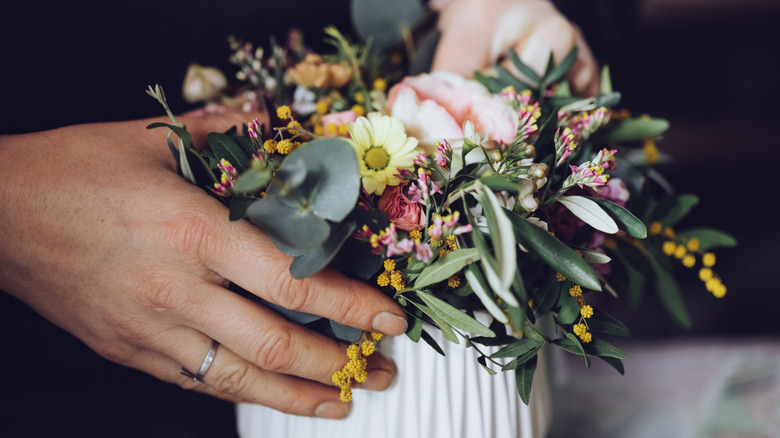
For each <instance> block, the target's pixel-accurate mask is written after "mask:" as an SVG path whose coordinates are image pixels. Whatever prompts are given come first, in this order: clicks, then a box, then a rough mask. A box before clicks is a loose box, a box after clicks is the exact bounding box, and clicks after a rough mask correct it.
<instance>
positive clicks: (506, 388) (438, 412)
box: [237, 330, 551, 438]
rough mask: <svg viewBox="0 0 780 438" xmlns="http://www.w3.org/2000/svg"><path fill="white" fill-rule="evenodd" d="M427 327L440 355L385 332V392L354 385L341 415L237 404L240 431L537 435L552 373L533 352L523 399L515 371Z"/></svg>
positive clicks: (448, 437)
mask: <svg viewBox="0 0 780 438" xmlns="http://www.w3.org/2000/svg"><path fill="white" fill-rule="evenodd" d="M430 332H431V334H432V335H434V338H435V339H436V340H437V342H438V343H439V345H440V346H441V347H442V349H443V350H444V352H445V353H446V356H441V355H439V354H438V353H436V352H435V351H434V350H433V349H432V348H431V347H430V346H428V345H427V344H425V343H424V342H422V341H421V342H420V343H419V344H415V343H414V342H412V341H411V340H409V339H408V338H407V337H406V336H400V337H397V338H386V339H385V340H383V341H382V342H380V343H379V345H380V351H381V352H382V354H384V355H386V356H387V357H391V358H393V360H394V361H395V362H396V364H397V365H398V370H399V371H398V376H397V377H396V380H395V382H394V383H393V385H392V386H391V387H390V388H389V389H388V390H386V391H383V392H373V391H366V390H355V391H353V394H354V395H353V402H352V412H351V413H350V415H349V417H348V418H347V419H345V420H323V419H316V418H306V417H296V416H292V415H285V414H282V413H280V412H277V411H274V410H272V409H268V408H265V407H263V406H258V405H251V404H239V405H238V407H237V415H238V431H239V434H240V435H241V437H243V438H300V437H306V438H317V437H321V438H331V437H334V438H335V437H339V438H350V437H360V438H365V437H371V438H542V437H544V436H545V434H546V432H547V430H548V428H549V425H550V422H549V421H550V416H551V400H550V379H549V373H548V371H549V370H548V367H547V365H546V361H545V358H544V356H542V355H540V356H539V363H538V365H537V369H536V374H535V376H534V380H533V384H532V392H531V402H530V405H529V406H526V405H525V404H523V402H522V401H520V398H519V396H518V394H517V390H516V389H515V374H514V372H506V373H503V372H499V373H498V374H497V375H494V376H491V375H490V374H488V373H487V371H485V370H484V369H483V368H482V367H481V366H480V365H479V364H478V363H477V360H476V354H475V351H474V349H473V348H465V347H464V346H463V345H462V344H460V345H456V344H453V343H451V342H448V341H446V340H444V339H442V338H441V335H440V333H439V332H438V331H437V330H430Z"/></svg>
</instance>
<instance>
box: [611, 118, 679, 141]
mask: <svg viewBox="0 0 780 438" xmlns="http://www.w3.org/2000/svg"><path fill="white" fill-rule="evenodd" d="M667 129H669V122H667V121H666V120H664V119H654V118H650V119H625V120H619V121H617V122H615V124H614V126H613V127H612V129H610V130H609V131H608V132H607V133H606V135H605V137H604V140H606V141H607V142H610V143H620V142H628V141H639V140H641V139H642V138H644V137H658V136H659V135H661V134H663V133H664V132H666V130H667Z"/></svg>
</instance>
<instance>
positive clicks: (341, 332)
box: [329, 319, 363, 342]
mask: <svg viewBox="0 0 780 438" xmlns="http://www.w3.org/2000/svg"><path fill="white" fill-rule="evenodd" d="M329 321H330V329H331V330H333V334H335V335H336V337H337V338H339V339H341V340H342V341H344V342H357V341H358V339H360V337H361V336H363V330H360V329H356V328H354V327H350V326H348V325H344V324H340V323H338V322H336V321H333V320H332V319H331V320H329Z"/></svg>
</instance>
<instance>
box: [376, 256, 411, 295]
mask: <svg viewBox="0 0 780 438" xmlns="http://www.w3.org/2000/svg"><path fill="white" fill-rule="evenodd" d="M395 267H396V266H395V260H393V259H387V260H385V263H384V268H385V270H384V272H382V273H381V274H379V276H378V277H377V279H376V283H377V284H378V285H379V286H381V287H385V286H387V285H390V286H392V287H393V289H395V290H396V291H399V290H401V289H403V288H405V287H406V282H405V281H404V276H403V273H402V272H401V271H400V270H396V269H395Z"/></svg>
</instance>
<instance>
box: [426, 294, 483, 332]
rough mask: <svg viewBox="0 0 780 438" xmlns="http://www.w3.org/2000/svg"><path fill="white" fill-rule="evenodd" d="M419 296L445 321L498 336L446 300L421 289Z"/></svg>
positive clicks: (455, 325)
mask: <svg viewBox="0 0 780 438" xmlns="http://www.w3.org/2000/svg"><path fill="white" fill-rule="evenodd" d="M417 296H419V297H420V299H421V300H423V302H424V303H425V304H426V305H427V306H428V307H429V308H430V309H431V310H433V311H434V312H436V313H437V314H438V316H439V318H441V319H442V320H443V321H444V322H445V323H447V324H449V325H451V326H453V327H456V328H459V329H461V330H464V331H466V332H469V333H473V334H475V335H478V336H485V337H488V338H494V337H495V336H496V334H495V333H493V331H492V330H490V329H489V328H487V327H485V326H484V325H483V324H482V323H480V322H479V321H477V320H476V319H474V318H472V317H470V316H469V315H467V314H465V313H464V312H463V311H461V310H460V309H458V308H456V307H454V306H452V305H451V304H449V303H447V302H446V301H443V300H440V299H439V298H436V297H435V296H433V295H431V294H428V293H425V292H420V291H418V292H417Z"/></svg>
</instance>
